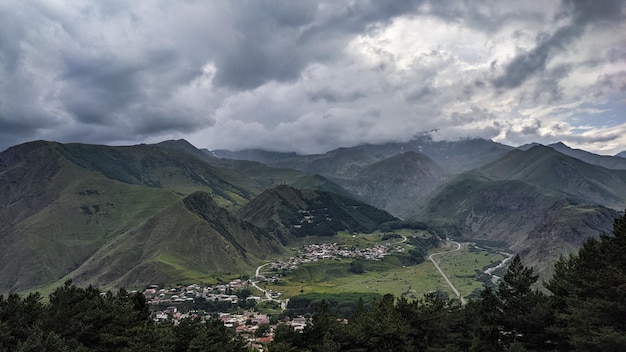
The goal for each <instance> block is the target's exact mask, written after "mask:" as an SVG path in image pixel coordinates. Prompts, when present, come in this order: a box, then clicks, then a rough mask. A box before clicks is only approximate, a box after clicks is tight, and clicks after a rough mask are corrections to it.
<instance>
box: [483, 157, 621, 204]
mask: <svg viewBox="0 0 626 352" xmlns="http://www.w3.org/2000/svg"><path fill="white" fill-rule="evenodd" d="M480 171H481V172H484V173H485V174H488V175H490V176H492V177H494V178H497V179H505V180H521V181H525V182H527V183H530V184H533V185H537V186H540V187H543V188H546V189H551V190H555V191H559V192H562V193H563V194H565V195H568V196H572V197H576V198H579V199H583V200H586V201H588V202H592V203H596V204H600V205H604V206H607V207H612V208H616V209H618V210H621V209H624V206H626V173H624V171H618V170H609V169H605V168H603V167H600V166H596V165H591V164H587V163H585V162H583V161H581V160H579V159H576V158H573V157H570V156H567V155H564V154H561V153H559V152H557V151H555V150H554V149H552V148H549V147H543V146H535V147H533V148H531V149H529V150H527V151H521V150H514V151H511V152H510V153H508V154H507V155H506V156H504V157H503V158H501V159H498V160H497V161H495V162H493V163H491V164H489V165H486V166H484V167H482V168H480Z"/></svg>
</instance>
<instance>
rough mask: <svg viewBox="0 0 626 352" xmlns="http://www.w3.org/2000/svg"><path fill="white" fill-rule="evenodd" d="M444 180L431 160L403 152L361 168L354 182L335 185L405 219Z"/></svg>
mask: <svg viewBox="0 0 626 352" xmlns="http://www.w3.org/2000/svg"><path fill="white" fill-rule="evenodd" d="M446 179H447V175H446V172H445V171H444V170H443V169H442V168H441V167H439V165H437V164H436V163H435V162H434V161H432V160H431V159H430V158H428V157H427V156H425V155H423V154H420V153H416V152H406V153H402V154H398V155H395V156H392V157H391V158H388V159H385V160H382V161H379V162H377V163H374V164H372V165H369V166H367V167H365V168H363V169H362V170H361V171H360V172H359V173H358V175H357V176H356V177H354V178H353V179H349V180H339V179H336V181H337V183H339V184H340V185H342V186H343V187H344V188H345V189H347V190H349V191H351V192H352V193H354V194H356V195H357V196H359V197H360V198H361V199H363V200H365V201H367V202H368V203H370V204H372V205H374V206H376V207H378V208H381V209H385V210H386V211H388V212H390V213H392V214H394V215H397V216H401V217H405V216H408V215H410V214H411V210H412V209H414V208H415V206H416V205H417V204H418V200H419V199H420V198H422V197H424V196H425V195H427V194H429V193H430V192H432V191H433V190H434V189H435V188H437V187H438V186H439V185H441V184H442V183H443V182H444V181H445V180H446Z"/></svg>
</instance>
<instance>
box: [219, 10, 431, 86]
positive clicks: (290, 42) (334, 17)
mask: <svg viewBox="0 0 626 352" xmlns="http://www.w3.org/2000/svg"><path fill="white" fill-rule="evenodd" d="M418 3H419V1H402V0H394V1H357V2H354V3H352V4H348V5H346V4H345V3H344V2H329V3H326V4H325V5H326V6H327V7H330V8H331V11H328V10H326V11H323V10H320V9H318V6H317V4H316V3H314V2H308V1H304V2H293V1H266V2H254V3H252V4H254V5H252V6H240V5H239V4H236V3H233V4H235V5H232V6H237V9H236V10H235V9H233V12H234V13H236V18H235V21H236V22H237V23H240V24H241V27H238V29H236V30H235V32H234V33H225V35H226V36H227V37H229V38H230V39H231V40H232V42H231V43H230V44H229V46H230V48H229V49H230V50H226V51H224V52H218V53H216V54H215V55H216V56H215V61H216V65H217V68H218V71H217V74H216V76H215V80H216V83H217V84H218V85H222V86H226V87H231V88H235V89H253V88H256V87H258V86H260V85H262V84H264V83H266V82H268V81H279V82H283V81H291V80H295V79H297V78H299V77H300V73H301V71H302V69H303V68H305V67H306V66H307V65H309V64H310V63H312V62H325V61H329V60H333V59H335V58H337V57H339V56H341V55H342V54H343V47H344V46H345V44H346V43H347V41H348V40H350V39H351V38H352V36H353V35H354V34H357V33H360V32H362V31H364V30H365V29H366V28H367V27H369V26H372V25H376V24H380V23H386V22H388V21H389V20H391V19H393V18H394V17H395V16H399V15H406V14H410V13H411V12H415V11H417V5H418ZM248 5H250V3H248ZM228 30H230V29H226V31H227V32H228ZM237 30H241V32H239V33H238V32H237Z"/></svg>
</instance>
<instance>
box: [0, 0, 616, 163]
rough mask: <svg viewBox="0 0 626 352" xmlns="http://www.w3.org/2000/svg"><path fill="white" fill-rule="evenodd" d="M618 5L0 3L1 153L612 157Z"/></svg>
mask: <svg viewBox="0 0 626 352" xmlns="http://www.w3.org/2000/svg"><path fill="white" fill-rule="evenodd" d="M625 12H626V11H625V5H624V1H623V0H604V1H586V0H585V1H584V0H563V1H556V0H552V1H538V0H530V1H522V2H519V1H518V2H500V1H487V2H480V3H474V2H470V3H466V2H457V1H427V0H415V1H382V2H381V1H366V0H357V1H351V2H342V1H339V2H337V1H327V0H320V1H306V2H294V1H278V0H276V1H253V2H232V1H225V0H221V1H219V0H218V1H211V2H193V1H191V2H168V1H161V0H157V1H150V2H134V1H126V2H124V1H122V2H119V1H115V2H79V1H75V0H70V1H65V2H58V1H20V0H5V1H2V2H1V3H0V18H2V19H3V20H2V21H0V151H2V150H5V149H6V148H8V147H10V146H12V145H17V144H20V143H23V142H27V141H32V140H38V139H43V140H54V141H59V142H64V143H65V142H84V143H96V144H107V145H120V144H138V143H155V142H159V141H162V140H166V139H179V138H185V139H187V140H189V141H190V142H191V143H192V144H193V145H195V146H197V147H199V148H208V149H211V150H214V149H229V150H241V149H252V148H258V149H266V150H271V151H282V152H291V151H295V152H298V153H303V154H311V153H324V152H327V151H329V150H333V149H336V148H338V147H349V146H354V145H358V144H364V143H373V144H376V143H385V142H405V141H408V140H410V139H411V138H412V137H413V136H415V135H418V134H419V133H421V132H425V131H435V132H432V136H433V138H435V139H437V140H457V139H459V138H464V137H471V138H476V137H480V138H484V139H487V140H489V139H491V140H493V141H496V142H499V143H503V144H506V145H510V146H518V145H522V144H525V143H530V142H539V143H542V144H544V145H547V144H550V143H554V142H558V141H562V142H564V143H565V144H567V145H568V146H570V147H571V148H575V149H584V150H587V151H590V152H593V153H597V154H604V155H615V154H617V153H619V152H622V151H624V150H626V114H625V112H626V109H625V102H626V37H625V36H624V35H623V33H626V21H625Z"/></svg>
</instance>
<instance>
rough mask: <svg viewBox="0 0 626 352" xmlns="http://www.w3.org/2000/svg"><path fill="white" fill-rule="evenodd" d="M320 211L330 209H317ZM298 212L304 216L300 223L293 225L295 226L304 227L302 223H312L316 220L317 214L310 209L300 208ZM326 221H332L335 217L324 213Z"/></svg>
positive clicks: (297, 227)
mask: <svg viewBox="0 0 626 352" xmlns="http://www.w3.org/2000/svg"><path fill="white" fill-rule="evenodd" d="M317 210H318V211H323V210H328V208H323V209H317ZM298 213H299V214H300V216H302V218H300V224H295V225H293V227H294V228H296V229H300V228H302V224H312V223H314V222H315V215H313V214H311V212H310V211H308V210H298ZM324 220H325V221H332V220H333V219H332V218H331V217H330V215H328V214H324Z"/></svg>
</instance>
